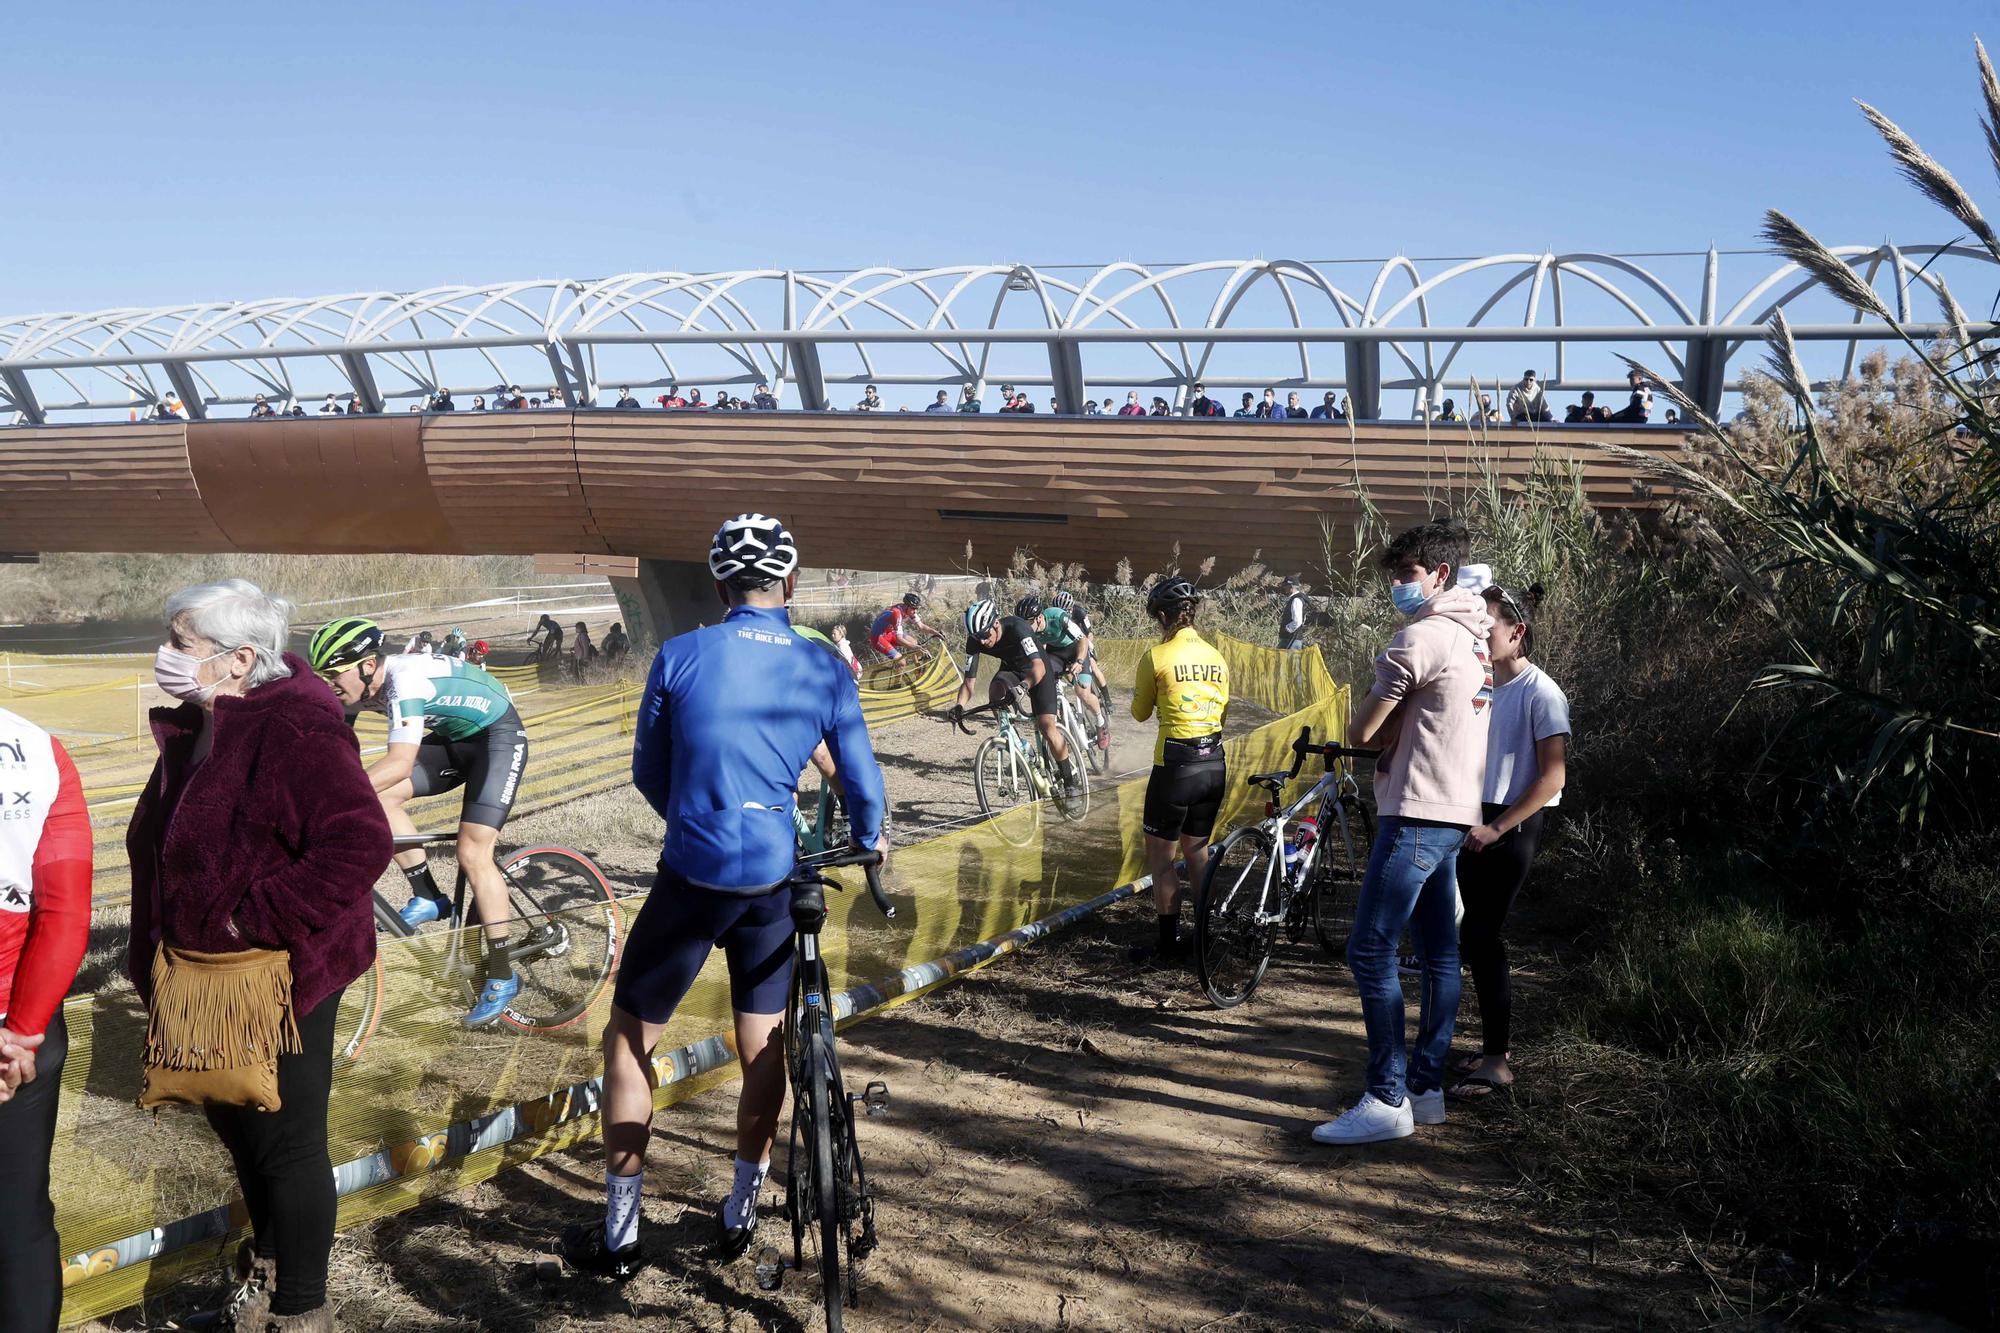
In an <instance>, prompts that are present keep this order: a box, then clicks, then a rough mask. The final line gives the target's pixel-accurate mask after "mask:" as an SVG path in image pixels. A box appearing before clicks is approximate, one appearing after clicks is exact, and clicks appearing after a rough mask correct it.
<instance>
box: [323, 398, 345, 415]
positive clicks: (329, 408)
mask: <svg viewBox="0 0 2000 1333" xmlns="http://www.w3.org/2000/svg"><path fill="white" fill-rule="evenodd" d="M319 414H320V415H321V416H323V417H337V416H341V415H343V413H342V412H341V410H340V404H339V403H337V402H335V401H334V397H333V395H332V394H328V395H327V396H326V401H325V402H323V403H321V404H320V405H319Z"/></svg>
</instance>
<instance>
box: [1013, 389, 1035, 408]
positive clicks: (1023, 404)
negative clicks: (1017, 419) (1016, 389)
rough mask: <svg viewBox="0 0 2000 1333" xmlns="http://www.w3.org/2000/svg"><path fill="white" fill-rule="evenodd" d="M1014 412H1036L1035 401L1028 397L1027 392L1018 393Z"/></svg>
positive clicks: (1015, 398)
mask: <svg viewBox="0 0 2000 1333" xmlns="http://www.w3.org/2000/svg"><path fill="white" fill-rule="evenodd" d="M1014 410H1015V411H1016V412H1032V411H1034V410H1035V400H1034V399H1032V398H1030V397H1028V395H1027V393H1026V391H1023V392H1021V393H1017V394H1015V395H1014Z"/></svg>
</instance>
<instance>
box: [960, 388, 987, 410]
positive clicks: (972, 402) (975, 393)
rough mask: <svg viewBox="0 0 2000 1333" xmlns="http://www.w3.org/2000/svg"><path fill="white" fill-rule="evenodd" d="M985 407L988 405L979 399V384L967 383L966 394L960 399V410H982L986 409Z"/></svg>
mask: <svg viewBox="0 0 2000 1333" xmlns="http://www.w3.org/2000/svg"><path fill="white" fill-rule="evenodd" d="M985 407H986V405H985V404H984V403H982V402H980V401H979V389H978V386H976V385H972V384H968V385H966V386H965V396H964V397H963V398H960V399H959V400H958V410H959V411H961V412H980V411H984V410H985Z"/></svg>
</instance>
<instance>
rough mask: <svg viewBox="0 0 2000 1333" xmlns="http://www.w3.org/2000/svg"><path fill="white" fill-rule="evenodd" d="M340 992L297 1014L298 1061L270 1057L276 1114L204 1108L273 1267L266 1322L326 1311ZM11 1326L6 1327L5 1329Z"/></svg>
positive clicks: (238, 1108)
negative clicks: (329, 1120)
mask: <svg viewBox="0 0 2000 1333" xmlns="http://www.w3.org/2000/svg"><path fill="white" fill-rule="evenodd" d="M339 1009H340V992H338V991H335V992H334V993H333V994H332V995H329V996H327V997H326V998H325V999H324V1000H321V1001H320V1002H319V1004H318V1005H317V1006H316V1007H315V1008H314V1009H313V1011H312V1012H311V1013H309V1014H301V1015H299V1020H298V1021H299V1038H300V1044H301V1046H302V1047H303V1050H302V1051H301V1052H300V1053H299V1054H298V1055H281V1056H279V1057H278V1101H279V1103H280V1105H279V1108H278V1109H277V1110H276V1111H257V1110H252V1109H251V1108H249V1107H243V1106H211V1107H209V1108H207V1114H208V1123H209V1124H210V1125H211V1126H213V1127H214V1129H215V1133H216V1137H218V1138H220V1139H221V1140H222V1146H223V1147H225V1148H227V1149H229V1155H230V1157H232V1158H233V1159H235V1162H236V1180H237V1183H238V1185H240V1186H241V1187H242V1190H243V1204H244V1207H245V1208H246V1209H248V1210H249V1213H250V1226H251V1229H252V1231H253V1232H254V1233H255V1235H256V1245H257V1255H258V1257H259V1258H262V1259H274V1260H276V1261H277V1265H278V1290H277V1293H276V1295H275V1296H274V1297H273V1299H272V1301H271V1313H272V1314H274V1315H290V1314H304V1313H305V1312H306V1311H308V1310H316V1309H318V1308H319V1307H320V1306H322V1305H324V1304H326V1262H327V1256H328V1255H329V1254H330V1253H331V1252H332V1250H333V1214H334V1194H333V1162H332V1159H331V1158H330V1157H329V1156H328V1154H327V1148H326V1102H327V1096H328V1094H329V1093H331V1091H332V1089H333V1026H334V1018H335V1016H336V1014H337V1012H338V1010H339ZM10 1327H11V1325H10Z"/></svg>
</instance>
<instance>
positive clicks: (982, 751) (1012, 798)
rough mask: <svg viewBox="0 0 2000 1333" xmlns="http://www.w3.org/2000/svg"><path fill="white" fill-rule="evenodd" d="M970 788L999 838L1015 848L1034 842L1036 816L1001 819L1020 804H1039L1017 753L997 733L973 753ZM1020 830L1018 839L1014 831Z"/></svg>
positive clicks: (1037, 818)
mask: <svg viewBox="0 0 2000 1333" xmlns="http://www.w3.org/2000/svg"><path fill="white" fill-rule="evenodd" d="M972 790H973V794H974V795H975V796H976V797H977V798H978V800H979V813H981V814H982V815H984V816H986V818H987V819H989V820H991V821H992V822H993V827H994V829H995V831H996V832H998V833H999V835H1000V837H1001V839H1002V840H1003V841H1005V842H1007V843H1010V844H1012V845H1013V846H1016V847H1025V846H1027V845H1028V844H1029V843H1030V842H1033V841H1034V838H1035V833H1036V831H1037V830H1038V829H1039V828H1040V826H1041V820H1040V818H1039V817H1036V818H1033V819H1027V820H1016V819H1006V818H1003V816H1005V815H1009V814H1011V813H1013V812H1014V811H1015V810H1018V809H1020V808H1021V807H1022V806H1027V807H1028V808H1029V809H1032V810H1039V809H1040V808H1041V807H1040V805H1039V804H1038V803H1037V801H1036V799H1035V789H1034V786H1033V783H1032V780H1031V779H1030V778H1029V776H1028V773H1027V770H1026V767H1025V766H1024V765H1023V764H1022V762H1021V759H1020V756H1019V755H1016V754H1015V753H1014V752H1013V749H1012V747H1011V746H1009V745H1008V744H1007V743H1006V741H1005V740H1004V739H1003V738H1001V737H999V736H988V737H987V738H986V739H985V740H983V741H981V742H980V743H979V748H978V749H977V750H974V751H973V752H972ZM1017 832H1018V833H1020V835H1021V836H1020V837H1019V838H1018V839H1017V838H1016V836H1015V834H1016V833H1017Z"/></svg>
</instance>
